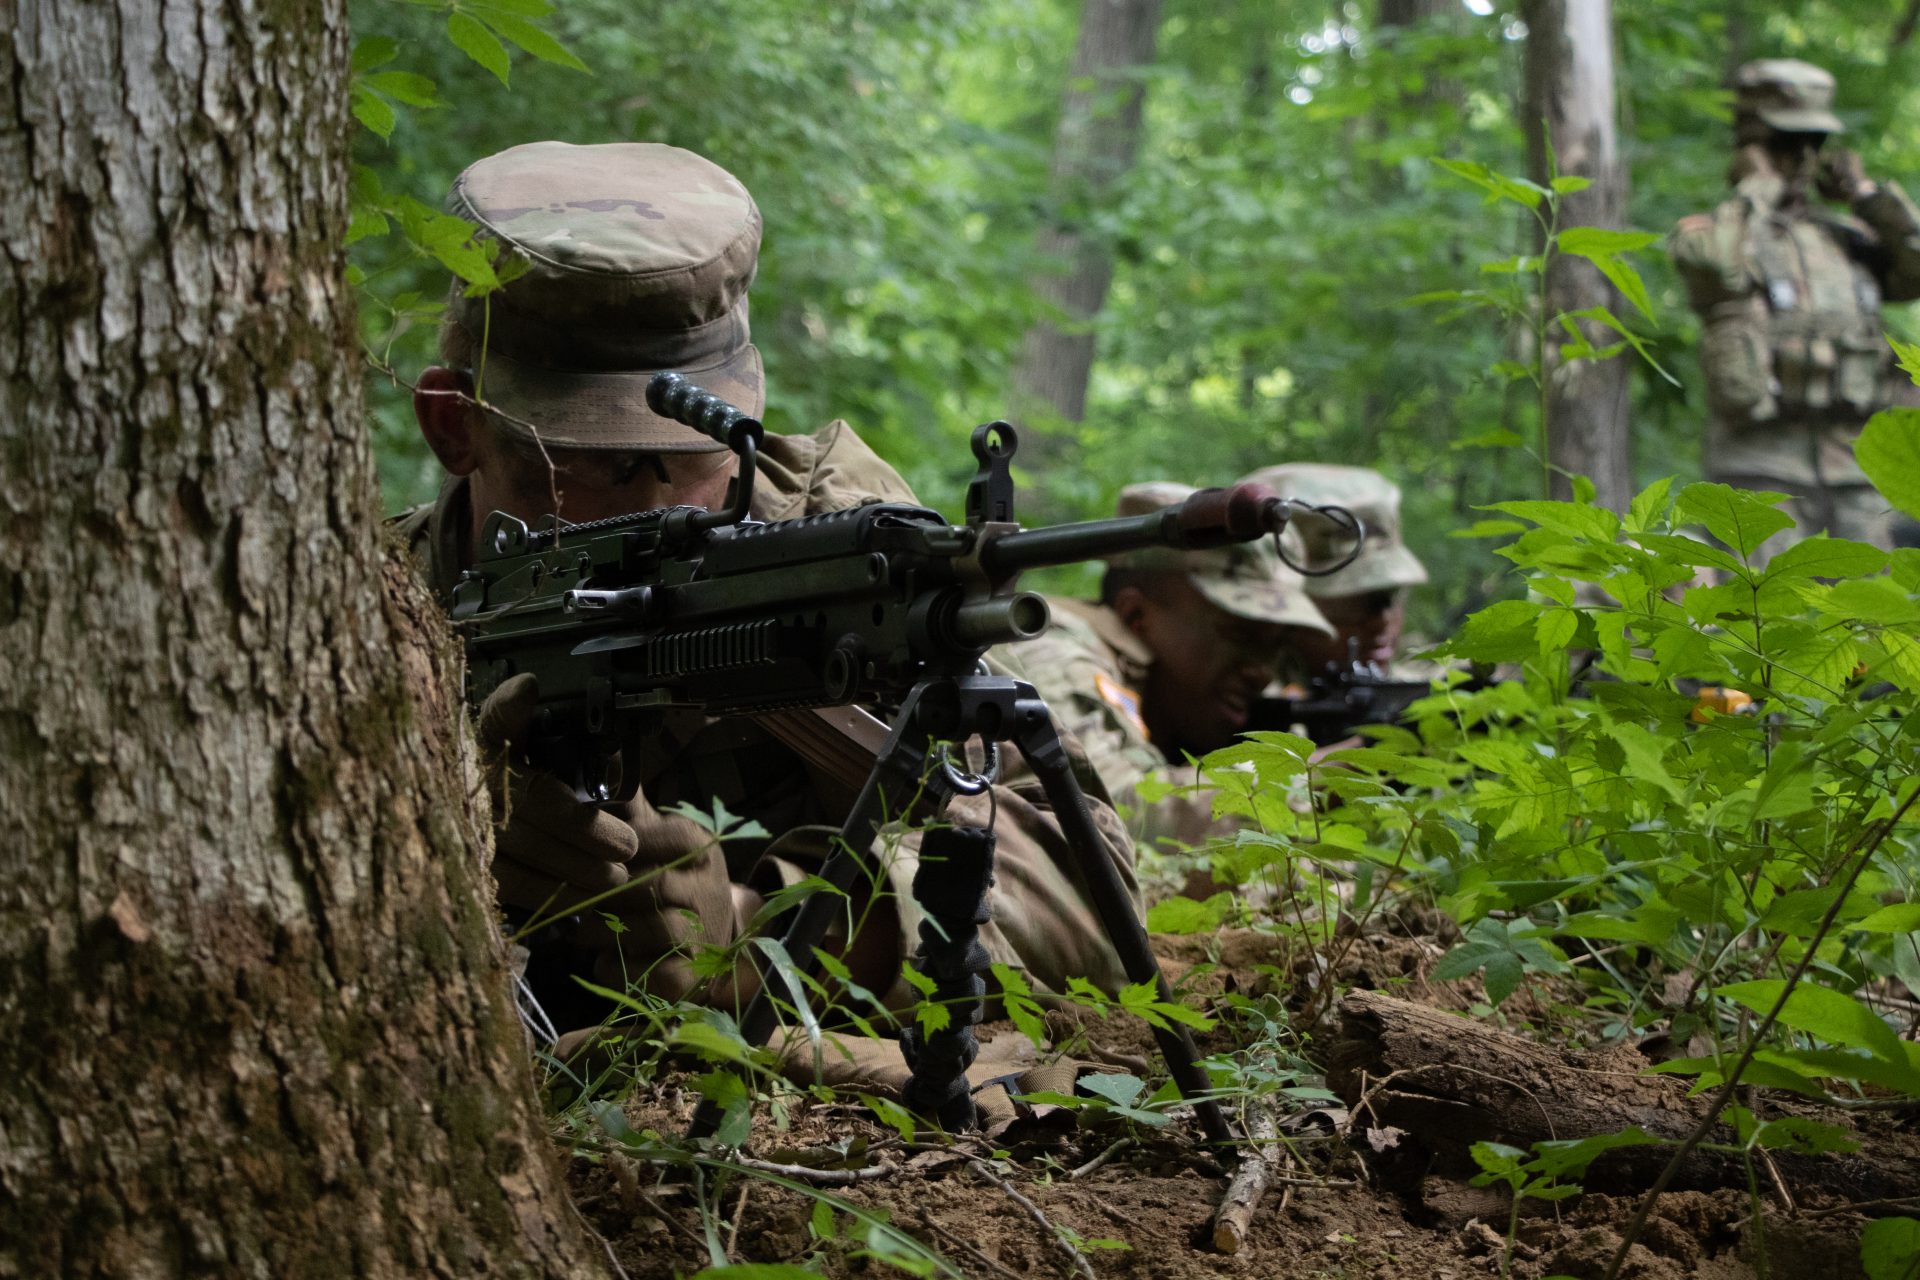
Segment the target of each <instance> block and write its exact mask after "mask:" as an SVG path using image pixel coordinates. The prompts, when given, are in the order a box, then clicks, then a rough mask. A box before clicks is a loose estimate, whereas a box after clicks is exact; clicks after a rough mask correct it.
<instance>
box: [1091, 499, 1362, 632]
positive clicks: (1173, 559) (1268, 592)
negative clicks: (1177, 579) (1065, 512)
mask: <svg viewBox="0 0 1920 1280" xmlns="http://www.w3.org/2000/svg"><path fill="white" fill-rule="evenodd" d="M1197 492H1199V490H1197V489H1195V488H1193V487H1192V486H1191V485H1184V484H1172V483H1169V482H1167V481H1163V480H1156V481H1151V482H1149V483H1146V484H1130V485H1128V486H1127V487H1126V488H1124V489H1122V490H1121V491H1120V502H1119V504H1118V509H1117V510H1116V511H1115V513H1114V514H1116V515H1122V516H1141V515H1146V514H1147V513H1148V512H1150V511H1159V510H1161V509H1162V508H1165V507H1170V506H1172V505H1173V504H1174V503H1176V502H1181V501H1184V500H1185V499H1186V498H1188V497H1189V496H1191V495H1192V494H1195V493H1197ZM1108 563H1109V564H1111V565H1113V566H1114V567H1115V568H1125V569H1159V568H1165V569H1180V570H1183V571H1185V573H1186V575H1187V578H1188V580H1189V581H1190V582H1192V583H1193V585H1194V586H1195V587H1196V588H1197V589H1198V590H1199V592H1200V594H1201V595H1203V596H1205V597H1206V598H1207V599H1209V600H1211V601H1212V602H1213V603H1214V604H1217V605H1219V606H1220V607H1221V608H1222V609H1225V610H1226V611H1227V612H1228V613H1231V614H1233V615H1235V616H1236V617H1241V618H1251V619H1252V620H1253V621H1255V622H1278V623H1283V624H1284V625H1286V626H1289V627H1306V628H1308V629H1309V630H1312V631H1318V632H1320V633H1321V634H1322V635H1327V636H1331V635H1333V634H1334V631H1333V628H1332V627H1331V626H1329V625H1328V623H1327V620H1326V619H1325V618H1323V617H1321V616H1320V611H1319V610H1318V609H1316V608H1314V606H1313V601H1312V599H1310V598H1309V597H1308V595H1307V592H1306V580H1305V579H1304V578H1302V577H1301V576H1300V575H1299V574H1297V573H1295V572H1294V571H1293V570H1292V569H1289V568H1288V567H1287V566H1286V565H1285V564H1284V563H1283V562H1282V561H1281V559H1280V555H1279V553H1278V552H1277V551H1275V550H1274V547H1273V541H1272V540H1271V539H1269V538H1262V539H1260V540H1259V541H1257V542H1243V543H1237V544H1235V545H1233V546H1230V547H1216V548H1213V549H1212V550H1207V551H1177V550H1175V549H1174V548H1172V547H1147V548H1145V549H1143V550H1140V551H1129V552H1127V553H1126V554H1124V555H1118V556H1114V557H1112V558H1111V559H1110V560H1109V561H1108Z"/></svg>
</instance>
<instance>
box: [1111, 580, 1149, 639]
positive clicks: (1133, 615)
mask: <svg viewBox="0 0 1920 1280" xmlns="http://www.w3.org/2000/svg"><path fill="white" fill-rule="evenodd" d="M1109 607H1110V608H1111V609H1112V610H1113V613H1114V616H1115V617H1117V618H1119V619H1120V625H1121V626H1123V627H1125V628H1126V629H1127V630H1129V631H1131V632H1132V633H1133V634H1134V635H1136V636H1140V635H1144V633H1145V631H1146V628H1147V626H1148V620H1149V615H1151V613H1152V612H1153V601H1152V600H1150V599H1148V598H1147V593H1146V592H1144V591H1142V590H1141V589H1140V588H1138V587H1122V588H1120V590H1118V591H1116V592H1114V594H1113V602H1112V604H1111V605H1110V606H1109Z"/></svg>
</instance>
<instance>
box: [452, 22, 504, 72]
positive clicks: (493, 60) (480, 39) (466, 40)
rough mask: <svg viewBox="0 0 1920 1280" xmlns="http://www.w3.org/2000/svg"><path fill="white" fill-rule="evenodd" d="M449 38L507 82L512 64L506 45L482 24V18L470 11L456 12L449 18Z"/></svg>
mask: <svg viewBox="0 0 1920 1280" xmlns="http://www.w3.org/2000/svg"><path fill="white" fill-rule="evenodd" d="M447 39H449V40H451V41H453V47H454V48H456V49H458V50H459V51H460V52H462V53H464V54H466V55H467V56H468V57H469V58H472V59H473V60H474V61H475V62H477V63H479V64H480V65H481V66H483V67H485V68H486V69H487V70H489V71H491V72H493V74H494V77H495V78H496V79H498V80H499V81H500V83H501V84H506V83H507V75H508V73H509V71H510V69H511V64H510V63H509V61H508V59H507V49H506V46H505V45H503V44H501V43H500V40H499V37H497V36H495V35H494V34H493V32H491V31H489V30H487V29H486V28H485V27H484V26H482V25H480V20H479V19H478V18H476V17H474V16H473V15H472V14H470V13H454V14H452V15H450V16H449V17H448V18H447Z"/></svg>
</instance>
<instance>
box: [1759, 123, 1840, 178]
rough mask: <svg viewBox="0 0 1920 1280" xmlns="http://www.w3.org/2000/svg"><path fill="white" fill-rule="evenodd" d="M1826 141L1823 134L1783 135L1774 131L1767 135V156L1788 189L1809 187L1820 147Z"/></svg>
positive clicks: (1818, 158)
mask: <svg viewBox="0 0 1920 1280" xmlns="http://www.w3.org/2000/svg"><path fill="white" fill-rule="evenodd" d="M1826 140H1827V135H1826V134H1824V133H1785V132H1782V131H1780V130H1778V129H1775V130H1773V131H1772V132H1770V133H1769V134H1768V135H1767V156H1768V158H1769V159H1770V160H1772V161H1773V167H1774V169H1775V170H1776V171H1778V172H1779V174H1780V176H1781V177H1782V178H1784V179H1786V183H1787V185H1788V186H1789V187H1807V186H1811V185H1812V184H1813V178H1814V173H1815V171H1816V170H1817V169H1818V168H1819V166H1820V147H1821V144H1822V143H1824V142H1826Z"/></svg>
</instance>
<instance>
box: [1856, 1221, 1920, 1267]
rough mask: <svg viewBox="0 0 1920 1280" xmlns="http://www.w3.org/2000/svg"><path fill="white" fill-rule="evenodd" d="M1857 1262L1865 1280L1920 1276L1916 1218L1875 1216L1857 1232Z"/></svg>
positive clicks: (1919, 1234) (1919, 1223) (1919, 1248)
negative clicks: (1862, 1269)
mask: <svg viewBox="0 0 1920 1280" xmlns="http://www.w3.org/2000/svg"><path fill="white" fill-rule="evenodd" d="M1860 1264H1861V1266H1862V1267H1864V1268H1865V1269H1866V1273H1867V1280H1915V1278H1916V1277H1920V1220H1916V1219H1913V1218H1879V1219H1876V1220H1875V1221H1873V1222H1869V1223H1868V1224H1867V1225H1866V1228H1865V1229H1864V1230H1862V1231H1861V1232H1860Z"/></svg>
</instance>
